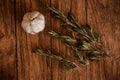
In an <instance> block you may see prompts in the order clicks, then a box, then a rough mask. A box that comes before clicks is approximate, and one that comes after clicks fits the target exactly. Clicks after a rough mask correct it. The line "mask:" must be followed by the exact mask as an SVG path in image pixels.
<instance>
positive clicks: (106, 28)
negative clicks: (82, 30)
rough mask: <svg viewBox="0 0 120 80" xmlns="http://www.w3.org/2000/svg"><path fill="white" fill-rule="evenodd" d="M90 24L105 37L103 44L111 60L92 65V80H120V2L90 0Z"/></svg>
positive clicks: (88, 18) (113, 0)
mask: <svg viewBox="0 0 120 80" xmlns="http://www.w3.org/2000/svg"><path fill="white" fill-rule="evenodd" d="M87 9H88V10H87V11H88V12H87V13H88V17H87V20H88V23H89V24H91V25H92V26H93V27H94V28H95V29H96V30H98V32H100V33H101V34H102V35H103V43H104V46H105V47H106V50H107V52H108V54H109V55H110V56H111V58H109V59H107V60H105V61H101V62H100V63H99V64H96V63H93V64H91V65H90V70H89V72H90V73H91V74H92V75H90V80H93V79H95V80H119V79H120V72H119V69H118V68H119V67H120V62H118V61H116V60H115V58H117V57H119V56H120V51H119V50H120V45H119V41H120V1H119V0H91V1H89V0H88V8H87Z"/></svg>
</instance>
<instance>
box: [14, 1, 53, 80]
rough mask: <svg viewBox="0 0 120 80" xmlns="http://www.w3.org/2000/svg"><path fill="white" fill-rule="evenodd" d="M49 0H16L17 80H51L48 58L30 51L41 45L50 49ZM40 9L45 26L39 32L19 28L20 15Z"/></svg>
mask: <svg viewBox="0 0 120 80" xmlns="http://www.w3.org/2000/svg"><path fill="white" fill-rule="evenodd" d="M47 6H50V0H16V25H17V29H16V30H17V54H18V79H19V80H51V62H50V59H49V58H46V57H45V56H40V55H37V54H33V53H32V49H35V48H36V47H39V46H41V47H43V48H46V49H50V45H51V43H50V37H49V36H48V34H47V30H49V29H50V27H51V26H50V17H49V12H48V11H47V10H46V8H47ZM36 10H37V11H40V12H41V13H42V14H44V15H45V17H46V28H45V30H44V31H43V32H40V33H39V34H35V35H30V34H26V33H25V32H24V30H23V29H22V28H21V21H22V17H23V15H24V14H25V13H26V12H29V11H36Z"/></svg>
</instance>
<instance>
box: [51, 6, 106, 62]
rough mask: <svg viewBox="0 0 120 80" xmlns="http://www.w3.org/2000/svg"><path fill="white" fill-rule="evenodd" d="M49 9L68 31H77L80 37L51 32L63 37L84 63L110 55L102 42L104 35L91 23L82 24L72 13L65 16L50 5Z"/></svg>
mask: <svg viewBox="0 0 120 80" xmlns="http://www.w3.org/2000/svg"><path fill="white" fill-rule="evenodd" d="M49 10H50V11H51V12H52V14H53V16H54V17H55V18H57V19H59V20H60V21H61V22H62V24H63V25H64V26H66V29H67V31H70V32H71V34H72V33H76V34H77V35H78V36H79V38H73V37H71V36H68V35H64V34H61V33H58V32H55V31H50V32H49V34H50V35H51V36H52V37H54V38H58V39H61V40H62V41H63V42H64V43H65V44H66V45H67V46H69V47H71V48H72V49H73V50H74V51H75V53H76V55H77V59H78V60H79V61H80V62H81V63H82V64H89V62H90V61H100V60H102V59H104V58H106V57H108V55H107V54H106V53H105V51H104V47H103V44H102V42H101V37H102V36H101V35H100V34H98V33H97V32H96V31H95V30H94V29H93V28H92V27H91V26H90V25H80V24H79V23H78V21H77V19H76V18H75V17H74V16H73V15H72V14H70V13H68V15H67V16H65V15H64V14H63V13H62V12H61V11H60V10H58V9H56V8H54V7H50V8H49Z"/></svg>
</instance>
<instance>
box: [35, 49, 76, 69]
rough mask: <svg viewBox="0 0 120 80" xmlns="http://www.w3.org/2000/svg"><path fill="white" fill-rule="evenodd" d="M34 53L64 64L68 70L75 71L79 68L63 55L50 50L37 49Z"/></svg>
mask: <svg viewBox="0 0 120 80" xmlns="http://www.w3.org/2000/svg"><path fill="white" fill-rule="evenodd" d="M34 52H35V53H38V54H40V55H45V56H48V57H50V58H54V59H57V60H59V61H61V62H63V64H64V66H65V68H66V70H74V69H76V68H77V65H76V64H75V63H74V62H71V61H69V60H68V59H66V58H65V57H64V56H62V55H57V54H54V53H52V52H51V51H50V50H43V49H42V48H37V49H36V50H35V51H34Z"/></svg>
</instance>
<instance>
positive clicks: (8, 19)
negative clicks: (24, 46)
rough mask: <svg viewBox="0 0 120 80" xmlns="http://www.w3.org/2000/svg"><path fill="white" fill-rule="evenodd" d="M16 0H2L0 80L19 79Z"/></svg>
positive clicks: (0, 9)
mask: <svg viewBox="0 0 120 80" xmlns="http://www.w3.org/2000/svg"><path fill="white" fill-rule="evenodd" d="M14 1H15V0H11V1H9V0H4V1H3V0H2V1H0V33H1V37H0V80H9V79H11V80H16V79H17V68H16V32H15V16H14V15H15V13H14V12H15V4H14Z"/></svg>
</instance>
